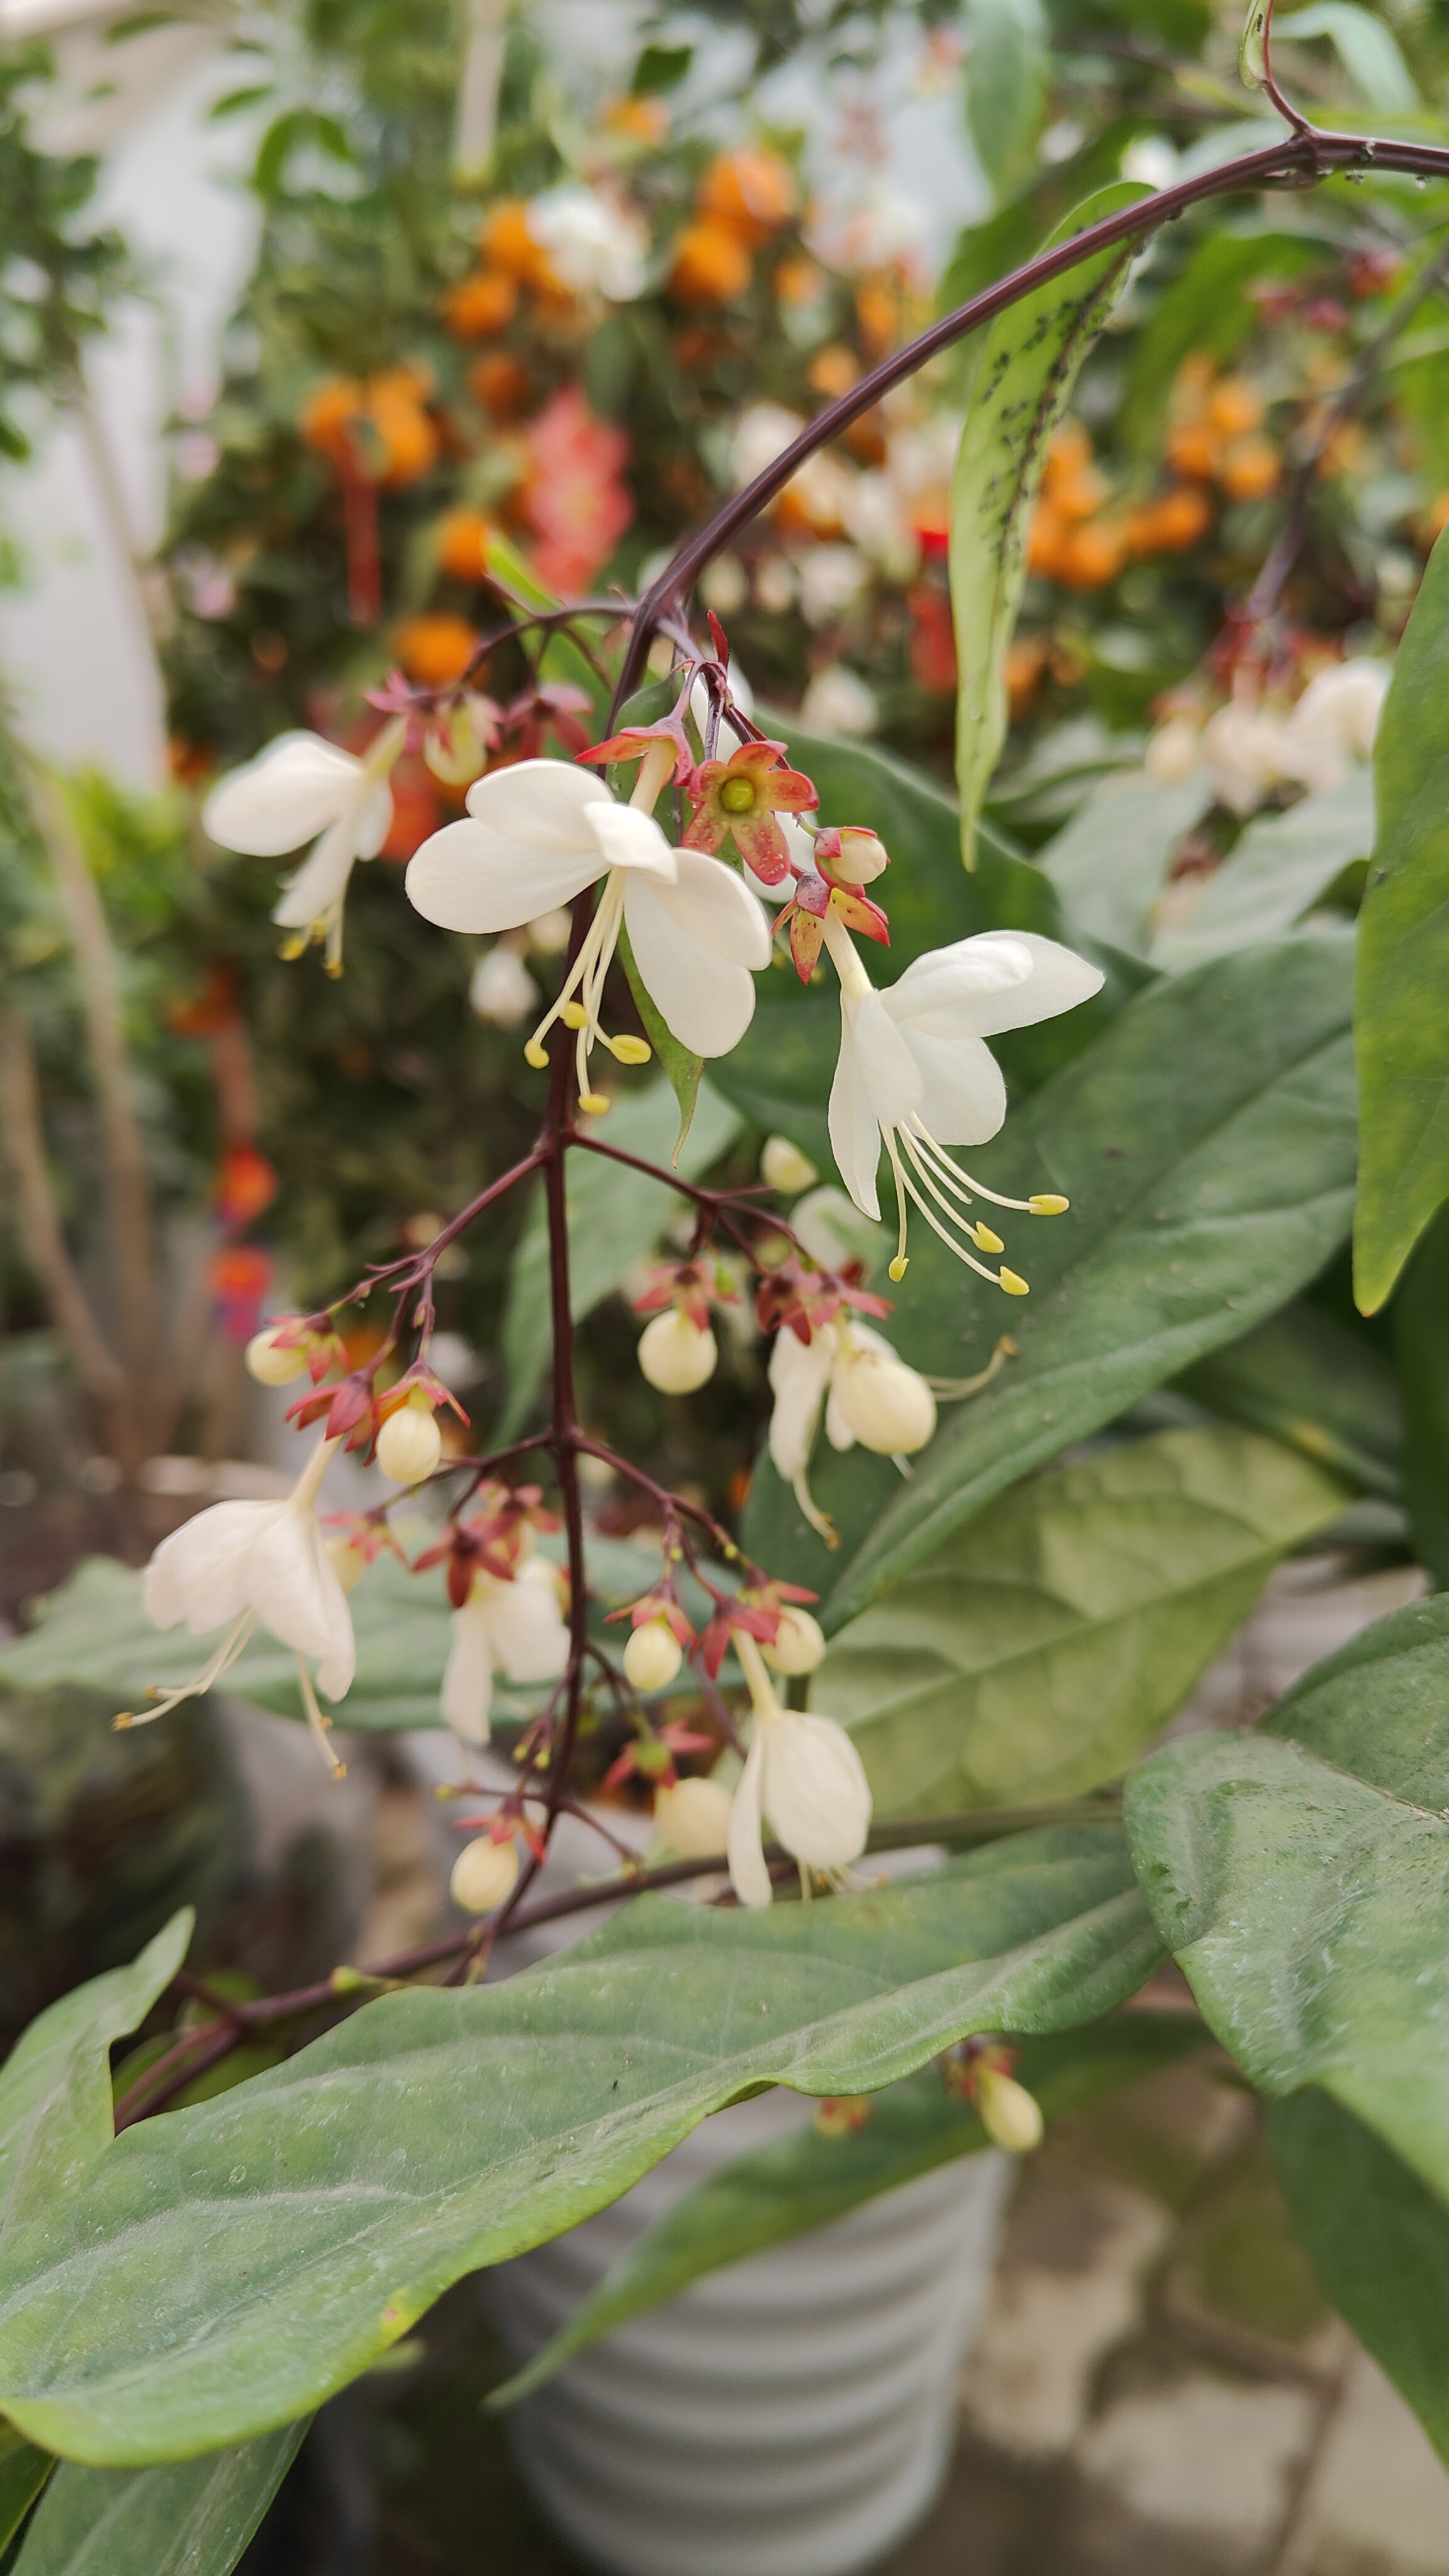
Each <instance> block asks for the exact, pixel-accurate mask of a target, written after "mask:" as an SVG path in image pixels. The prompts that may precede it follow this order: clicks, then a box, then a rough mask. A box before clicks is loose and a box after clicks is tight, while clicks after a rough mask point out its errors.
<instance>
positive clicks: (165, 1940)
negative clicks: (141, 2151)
mask: <svg viewBox="0 0 1449 2576" xmlns="http://www.w3.org/2000/svg"><path fill="white" fill-rule="evenodd" d="M192 1921H193V1917H192V1914H191V1910H190V1908H189V1907H183V1908H182V1910H181V1912H180V1913H179V1914H173V1916H172V1918H171V1920H170V1922H169V1923H168V1924H167V1925H166V1926H165V1928H164V1930H162V1931H160V1932H158V1933H157V1935H156V1937H155V1939H154V1941H148V1942H147V1944H146V1947H145V1949H144V1950H143V1951H142V1952H141V1954H140V1956H139V1958H136V1959H133V1960H132V1962H131V1965H130V1966H129V1967H128V1968H111V1969H108V1970H107V1972H106V1974H105V1975H104V1976H103V1977H92V1978H90V1979H89V1980H88V1981H87V1983H86V1984H85V1985H83V1986H77V1987H76V1988H75V1989H74V1991H73V1992H72V1993H70V1994H68V1995H63V1996H62V1997H61V1999H60V2002H59V2003H55V2004H51V2005H50V2007H49V2009H48V2010H47V2011H45V2012H43V2013H42V2014H41V2015H40V2017H39V2019H38V2020H37V2021H33V2022H32V2023H31V2025H30V2028H29V2029H28V2030H26V2031H23V2032H22V2033H21V2036H20V2038H19V2040H18V2041H17V2042H16V2045H15V2047H14V2048H13V2050H12V2051H11V2053H10V2056H9V2057H8V2058H7V2060H6V2062H5V2066H4V2068H3V2070H0V2223H3V2225H4V2226H5V2227H6V2228H14V2227H21V2226H23V2225H24V2223H25V2222H26V2220H27V2219H31V2218H34V2217H36V2216H38V2215H39V2214H41V2213H42V2212H43V2211H44V2210H45V2209H46V2207H47V2206H48V2205H50V2204H52V2203H53V2202H54V2200H55V2198H56V2196H57V2195H58V2194H59V2193H61V2192H64V2191H69V2190H72V2189H74V2188H75V2186H76V2184H77V2182H78V2181H79V2178H80V2176H81V2175H82V2174H83V2173H84V2171H85V2169H86V2167H87V2166H88V2165H89V2164H90V2163H91V2162H93V2160H94V2159H95V2158H96V2157H97V2156H99V2155H101V2154H102V2153H103V2151H104V2150H105V2149H106V2148H108V2147H109V2146H110V2145H111V2143H112V2138H113V2135H114V2132H113V2128H112V2122H111V2079H110V2065H109V2050H110V2046H111V2042H112V2041H113V2040H117V2039H123V2038H124V2037H125V2036H126V2033H127V2032H128V2031H132V2030H134V2029H135V2027H136V2025H137V2023H138V2022H140V2021H144V2020H145V2017H146V2015H147V2013H148V2012H149V2011H150V2009H151V2006H152V2005H153V2004H154V2002H155V2001H156V1998H157V1996H158V1995H160V1994H163V1993H164V1992H165V1989H166V1988H167V1986H169V1984H170V1983H171V1980H172V1978H173V1977H174V1976H175V1974H176V1971H177V1969H178V1968H179V1967H180V1965H181V1962H182V1960H183V1959H184V1958H185V1956H186V1945H187V1943H188V1941H189V1940H190V1938H191V1927H192Z"/></svg>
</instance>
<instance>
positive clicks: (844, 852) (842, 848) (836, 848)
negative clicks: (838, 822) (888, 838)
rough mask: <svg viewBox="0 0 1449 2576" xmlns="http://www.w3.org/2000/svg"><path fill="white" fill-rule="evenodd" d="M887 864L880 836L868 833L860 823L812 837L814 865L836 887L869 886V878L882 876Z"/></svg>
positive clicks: (886, 855)
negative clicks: (813, 839)
mask: <svg viewBox="0 0 1449 2576" xmlns="http://www.w3.org/2000/svg"><path fill="white" fill-rule="evenodd" d="M890 863H891V857H890V852H889V850H888V849H887V848H886V846H885V843H884V841H882V839H881V838H880V835H879V833H877V832H867V831H866V830H865V829H864V827H863V826H862V825H861V824H859V823H845V824H842V826H841V828H840V830H839V831H838V832H817V833H816V835H815V865H816V867H817V868H818V869H819V871H820V874H821V875H822V876H823V877H828V878H829V879H830V880H831V881H832V882H833V883H835V884H839V885H857V886H859V885H869V884H870V881H871V879H872V877H878V876H883V875H884V874H885V871H886V869H887V868H888V867H889V866H890Z"/></svg>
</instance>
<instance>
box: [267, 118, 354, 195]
mask: <svg viewBox="0 0 1449 2576" xmlns="http://www.w3.org/2000/svg"><path fill="white" fill-rule="evenodd" d="M309 145H310V146H311V147H312V148H313V149H315V150H316V151H319V152H325V153H326V154H327V156H328V159H329V160H332V161H339V162H342V163H344V164H345V165H346V166H347V167H348V168H354V167H355V166H356V155H355V154H354V152H353V149H352V145H351V143H350V142H349V141H348V138H347V135H346V132H345V130H344V128H343V127H342V126H341V125H339V124H338V122H337V119H336V117H335V116H324V115H323V114H322V113H321V112H320V110H318V109H317V108H315V107H289V108H288V109H287V110H286V113H285V114H284V115H282V116H279V117H277V118H275V119H274V121H273V123H272V124H270V125H269V126H268V128H267V130H266V133H265V134H264V135H263V137H262V141H261V148H260V150H259V151H258V153H257V160H256V167H255V169H254V170H253V172H252V186H253V187H254V188H255V190H256V192H257V195H258V196H259V197H275V196H277V195H279V194H280V193H281V190H282V188H283V186H284V185H285V182H286V176H287V165H288V163H289V162H290V160H291V158H292V155H293V153H294V152H300V151H303V150H305V149H306V148H307V147H308V146H309Z"/></svg>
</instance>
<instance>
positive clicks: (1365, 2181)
mask: <svg viewBox="0 0 1449 2576" xmlns="http://www.w3.org/2000/svg"><path fill="white" fill-rule="evenodd" d="M1267 2128H1268V2143H1269V2146H1270V2147H1271V2149H1272V2152H1273V2162H1274V2164H1275V2165H1276V2167H1277V2169H1278V2179H1279V2181H1280V2182H1281V2183H1282V2186H1283V2193H1284V2197H1285V2199H1286V2200H1287V2203H1288V2209H1289V2214H1290V2216H1291V2217H1292V2220H1293V2227H1294V2232H1295V2234H1296V2235H1297V2236H1298V2238H1299V2241H1300V2243H1301V2244H1302V2246H1303V2248H1304V2250H1305V2252H1306V2253H1307V2255H1308V2257H1309V2260H1310V2261H1311V2263H1312V2265H1313V2269H1314V2271H1315V2272H1316V2273H1317V2275H1318V2282H1319V2287H1320V2288H1321V2289H1322V2290H1323V2292H1324V2294H1325V2296H1326V2297H1328V2298H1330V2299H1331V2300H1332V2301H1333V2304H1334V2306H1335V2307H1336V2308H1337V2309H1338V2311H1339V2314H1340V2315H1341V2316H1343V2317H1346V2318H1347V2320H1348V2323H1349V2324H1350V2325H1351V2326H1352V2328H1353V2330H1354V2333H1355V2334H1356V2335H1357V2336H1358V2338H1359V2340H1360V2342H1361V2343H1365V2344H1367V2346H1368V2348H1369V2351H1370V2352H1371V2353H1372V2354H1373V2357H1374V2359H1375V2361H1376V2362H1377V2363H1378V2364H1379V2366H1380V2368H1381V2369H1382V2370H1384V2371H1385V2372H1386V2373H1387V2375H1388V2377H1389V2378H1390V2379H1391V2380H1392V2381H1393V2383H1394V2386H1395V2387H1396V2388H1397V2389H1398V2391H1399V2394H1400V2395H1401V2396H1402V2397H1405V2398H1407V2400H1408V2402H1409V2404H1410V2405H1411V2406H1412V2407H1413V2409H1414V2412H1415V2414H1416V2415H1417V2416H1418V2418H1419V2421H1420V2423H1421V2424H1422V2425H1423V2427H1424V2430H1425V2432H1426V2433H1427V2434H1428V2436H1429V2439H1430V2441H1431V2442H1432V2443H1433V2444H1434V2447H1435V2449H1436V2450H1437V2451H1438V2452H1439V2453H1440V2455H1441V2457H1443V2458H1444V2459H1445V2460H1449V2210H1446V2209H1445V2207H1444V2204H1443V2202H1442V2201H1441V2200H1438V2199H1437V2198H1436V2197H1435V2195H1434V2193H1433V2192H1431V2191H1426V2190H1425V2188H1424V2185H1423V2184H1422V2183H1421V2182H1420V2180H1419V2178H1418V2176H1417V2174H1413V2173H1410V2171H1409V2169H1408V2167H1407V2165H1404V2164H1401V2163H1400V2161H1399V2158H1398V2157H1397V2156H1396V2155H1394V2154H1393V2152H1392V2150H1391V2149H1390V2148H1388V2147H1386V2146H1385V2145H1384V2143H1383V2140H1382V2139H1381V2138H1376V2137H1375V2136H1374V2133H1373V2131H1372V2129H1366V2128H1365V2127H1364V2125H1363V2122H1362V2121H1361V2120H1356V2119H1355V2118H1354V2117H1353V2114H1352V2113H1351V2112H1349V2111H1345V2110H1344V2109H1343V2108H1342V2106H1341V2104H1339V2103H1337V2102H1335V2101H1334V2100H1333V2098H1332V2096H1331V2095H1329V2094H1327V2093H1322V2092H1320V2091H1319V2089H1318V2087H1317V2086H1316V2085H1312V2084H1310V2085H1307V2086H1305V2088H1304V2090H1303V2091H1302V2092H1301V2093H1293V2094H1290V2095H1289V2097H1288V2099H1287V2101H1285V2102H1270V2103H1269V2104H1268V2106H1267Z"/></svg>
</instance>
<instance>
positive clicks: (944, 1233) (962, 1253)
mask: <svg viewBox="0 0 1449 2576" xmlns="http://www.w3.org/2000/svg"><path fill="white" fill-rule="evenodd" d="M886 1141H887V1143H889V1141H890V1140H889V1138H887V1140H886ZM901 1142H902V1144H903V1145H904V1146H905V1147H906V1150H907V1152H909V1151H910V1142H911V1140H910V1138H909V1137H908V1136H906V1135H904V1134H903V1135H902V1137H901ZM891 1161H892V1163H893V1164H894V1165H895V1173H896V1179H897V1181H898V1182H899V1184H900V1186H901V1187H902V1188H903V1189H904V1190H905V1191H906V1192H907V1194H908V1196H909V1197H910V1199H911V1201H912V1203H913V1205H914V1206H916V1207H918V1208H919V1209H920V1212H921V1214H922V1216H923V1217H924V1218H925V1220H926V1223H927V1225H928V1226H929V1227H930V1228H931V1230H932V1232H933V1233H934V1234H938V1235H939V1236H940V1238H941V1241H942V1242H943V1243H944V1245H945V1246H946V1249H947V1251H948V1252H954V1254H955V1255H956V1258H957V1260H958V1261H964V1262H965V1264H966V1267H967V1269H968V1270H974V1271H975V1272H976V1274H977V1276H978V1278H981V1279H989V1280H990V1282H991V1285H992V1287H993V1288H999V1287H1000V1286H1001V1281H1000V1279H999V1278H998V1276H997V1274H996V1272H995V1271H994V1270H988V1269H987V1267H986V1264H985V1262H984V1261H978V1260H977V1258H976V1255H975V1254H974V1252H968V1251H967V1250H966V1248H965V1246H964V1245H963V1244H961V1243H959V1242H958V1241H957V1239H956V1237H955V1235H954V1234H952V1233H951V1232H950V1231H949V1230H948V1228H947V1227H946V1226H944V1225H943V1224H942V1223H941V1220H940V1218H939V1217H938V1216H937V1214H936V1212H935V1209H934V1208H933V1207H932V1206H931V1205H930V1202H929V1201H928V1200H927V1199H924V1198H923V1197H922V1196H921V1193H920V1191H919V1190H918V1189H917V1187H916V1185H915V1183H914V1181H913V1180H912V1179H911V1176H910V1173H909V1172H904V1171H902V1169H901V1166H900V1164H899V1162H897V1161H896V1157H895V1155H894V1154H892V1155H891Z"/></svg>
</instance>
